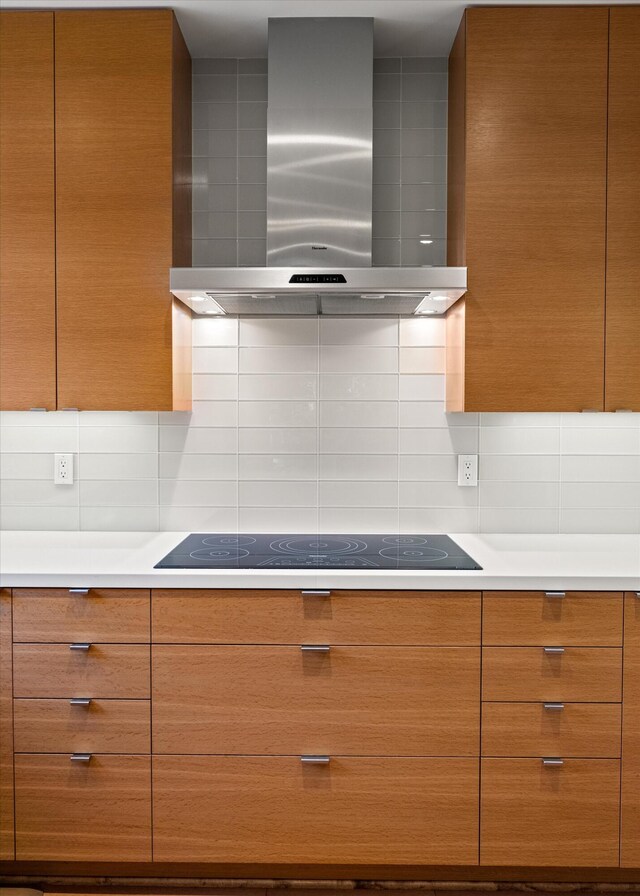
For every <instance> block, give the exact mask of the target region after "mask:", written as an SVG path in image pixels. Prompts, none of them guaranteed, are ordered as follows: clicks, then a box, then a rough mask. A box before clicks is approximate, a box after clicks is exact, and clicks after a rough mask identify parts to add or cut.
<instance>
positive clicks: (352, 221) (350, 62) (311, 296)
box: [171, 18, 467, 315]
mask: <svg viewBox="0 0 640 896" xmlns="http://www.w3.org/2000/svg"><path fill="white" fill-rule="evenodd" d="M268 72H269V75H268V91H269V92H268V110H267V258H266V261H267V266H266V267H264V268H258V267H246V268H217V267H211V268H209V267H206V268H205V267H202V268H174V269H172V271H171V291H172V292H173V294H174V295H175V296H176V297H177V298H178V299H180V300H181V301H182V302H184V303H185V304H186V305H188V306H189V307H190V308H192V309H193V310H194V311H195V312H196V313H199V314H287V315H292V314H294V315H296V314H307V315H316V314H334V315H341V314H349V315H354V314H355V315H358V314H362V315H371V314H387V315H389V314H401V315H411V314H441V313H443V312H444V311H446V309H447V308H448V307H449V306H450V305H452V304H453V303H454V302H455V301H456V300H457V299H459V298H460V297H461V296H462V295H464V292H465V290H466V282H467V280H466V274H467V272H466V268H446V267H372V266H371V262H372V259H371V222H372V167H373V19H371V18H277V19H269V67H268Z"/></svg>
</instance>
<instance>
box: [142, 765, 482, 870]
mask: <svg viewBox="0 0 640 896" xmlns="http://www.w3.org/2000/svg"><path fill="white" fill-rule="evenodd" d="M153 854H154V860H155V861H157V862H185V861H189V862H225V863H228V862H249V863H251V864H252V865H255V864H258V863H300V864H302V863H310V864H311V863H319V864H359V863H367V864H373V865H385V864H399V865H405V864H411V865H417V864H425V865H475V864H477V862H478V760H477V759H422V758H411V759H398V758H365V757H353V758H345V757H340V756H338V757H332V758H331V761H330V762H329V763H328V764H327V765H307V764H303V763H302V762H301V761H300V757H298V756H295V757H294V756H268V757H265V756H156V757H154V759H153Z"/></svg>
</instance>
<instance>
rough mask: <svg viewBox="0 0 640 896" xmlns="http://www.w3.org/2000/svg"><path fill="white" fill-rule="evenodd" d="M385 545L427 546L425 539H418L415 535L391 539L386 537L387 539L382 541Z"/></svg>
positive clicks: (395, 536)
mask: <svg viewBox="0 0 640 896" xmlns="http://www.w3.org/2000/svg"><path fill="white" fill-rule="evenodd" d="M382 540H383V542H384V543H385V544H392V545H398V546H400V545H404V544H407V545H411V544H427V539H426V538H419V537H417V536H415V535H394V536H393V537H391V536H388V537H387V538H383V539H382Z"/></svg>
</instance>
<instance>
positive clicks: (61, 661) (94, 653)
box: [13, 644, 150, 700]
mask: <svg viewBox="0 0 640 896" xmlns="http://www.w3.org/2000/svg"><path fill="white" fill-rule="evenodd" d="M149 667H150V659H149V647H148V645H147V646H145V645H142V644H92V645H91V647H90V648H89V650H86V651H85V650H71V649H70V646H69V644H14V645H13V694H14V696H15V697H128V698H130V699H132V700H136V699H137V700H141V699H143V700H144V699H147V698H148V697H149V671H150V668H149Z"/></svg>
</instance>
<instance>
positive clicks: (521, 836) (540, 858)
mask: <svg viewBox="0 0 640 896" xmlns="http://www.w3.org/2000/svg"><path fill="white" fill-rule="evenodd" d="M619 794H620V762H619V761H618V760H615V759H569V760H566V761H565V763H564V765H563V766H562V767H559V768H548V767H545V766H543V764H542V762H541V761H540V760H539V759H483V760H482V796H481V806H482V810H481V831H480V843H481V846H480V861H481V864H482V865H520V866H523V865H527V866H538V865H558V866H572V865H573V866H584V867H592V866H605V867H615V866H617V865H618V864H619V857H618V852H619V824H618V818H619V808H620V799H619Z"/></svg>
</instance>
